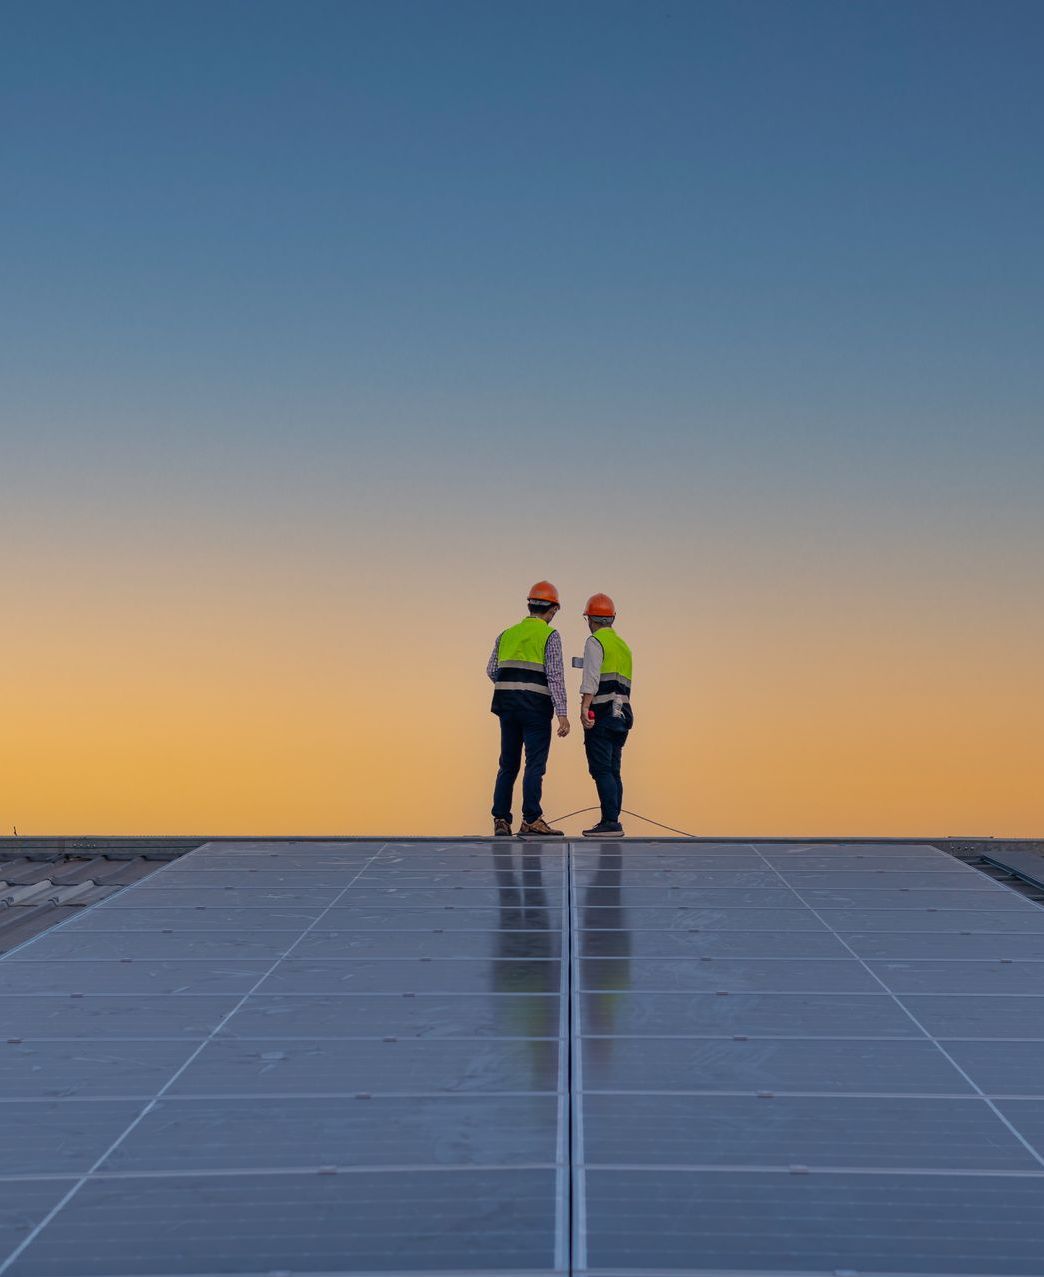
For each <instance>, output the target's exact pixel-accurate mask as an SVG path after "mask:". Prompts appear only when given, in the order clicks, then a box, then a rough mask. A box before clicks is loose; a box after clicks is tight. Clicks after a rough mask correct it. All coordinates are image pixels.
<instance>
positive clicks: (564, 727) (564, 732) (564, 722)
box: [558, 714, 569, 736]
mask: <svg viewBox="0 0 1044 1277" xmlns="http://www.w3.org/2000/svg"><path fill="white" fill-rule="evenodd" d="M558 734H559V736H568V735H569V719H568V718H566V716H565V715H564V714H559V716H558Z"/></svg>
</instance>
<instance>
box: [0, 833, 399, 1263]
mask: <svg viewBox="0 0 1044 1277" xmlns="http://www.w3.org/2000/svg"><path fill="white" fill-rule="evenodd" d="M382 846H383V844H382ZM202 850H203V848H199V849H197V851H196V852H192V853H189V854H190V855H198V854H199V852H200V851H202ZM380 850H381V848H378V850H377V851H376V852H375V853H374V856H377V855H379V854H380ZM372 858H373V857H371V859H372ZM367 863H369V862H367ZM364 869H365V866H364V867H363V869H362V870H359V873H358V874H357V875H356V877H358V876H359V875H360V874H361V873H362V872H363V870H364ZM161 872H162V871H161ZM354 882H355V878H353V879H352V881H351V882H349V883H348V884H347V886H345V888H344V889H343V891H342V892H341V893H340V895H339V896H338V897H337V898H338V899H340V898H341V897H342V896H343V895H344V894H345V893H346V892H347V891H348V890H349V888H350V887H351V886H352V884H353V883H354ZM133 885H134V886H138V885H139V884H133ZM328 907H329V906H328ZM307 931H308V928H305V930H304V931H302V932H301V935H302V936H303V935H305V934H306V933H307ZM299 939H300V937H299ZM296 943H297V942H296V941H295V944H296ZM292 949H293V945H291V947H290V949H288V950H287V953H289V952H292ZM6 956H7V957H10V955H6ZM285 956H286V954H283V955H282V957H285ZM282 957H280V958H278V959H276V961H275V962H274V963H273V964H272V966H271V968H270V971H271V970H274V969H275V968H276V967H277V966H278V965H279V962H280V961H281V960H282ZM269 973H270V972H266V973H265V975H263V976H262V977H261V978H260V979H259V980H258V981H257V984H256V985H255V986H254V988H259V987H260V985H261V984H262V983H263V982H264V980H265V978H266V977H267V975H268V974H269ZM251 992H253V989H251V990H249V991H248V992H247V993H244V994H243V996H242V998H241V999H240V1001H239V1002H237V1003H236V1005H235V1006H234V1007H233V1008H232V1010H231V1011H229V1012H228V1014H227V1015H226V1016H225V1017H224V1018H223V1019H222V1021H221V1024H224V1023H225V1022H226V1021H227V1020H229V1019H231V1018H232V1016H233V1015H234V1014H235V1013H236V1011H237V1010H238V1009H239V1008H240V1007H241V1006H242V1005H243V1003H245V1002H246V1000H247V998H248V997H249V996H250V993H251ZM220 1027H221V1026H220V1025H219V1026H218V1028H217V1029H214V1030H213V1031H212V1033H211V1034H210V1036H209V1037H208V1038H207V1039H205V1040H204V1041H203V1042H201V1043H200V1044H199V1045H198V1046H197V1047H196V1048H195V1050H193V1051H192V1053H191V1054H190V1055H189V1056H188V1058H187V1059H186V1060H185V1061H184V1063H183V1064H182V1065H181V1066H180V1067H179V1068H178V1069H177V1070H175V1072H174V1073H172V1074H171V1076H170V1077H169V1078H168V1080H167V1082H166V1083H165V1084H164V1086H163V1087H161V1088H160V1089H159V1090H158V1091H157V1092H156V1094H155V1096H154V1097H153V1098H152V1100H150V1101H149V1103H148V1104H146V1105H145V1107H144V1108H143V1109H142V1111H141V1112H140V1113H139V1114H138V1115H137V1117H136V1118H135V1119H134V1120H133V1121H132V1122H131V1123H130V1124H129V1125H128V1126H127V1127H126V1128H125V1129H124V1130H123V1131H122V1132H121V1133H120V1135H119V1137H118V1138H117V1139H116V1140H115V1141H114V1142H113V1143H112V1144H110V1145H109V1146H108V1147H107V1148H106V1149H105V1151H104V1152H103V1153H102V1154H101V1155H100V1156H99V1157H98V1158H97V1160H96V1161H95V1162H94V1163H93V1164H92V1166H91V1168H90V1169H89V1170H88V1171H87V1173H86V1174H84V1175H82V1176H81V1177H79V1178H78V1179H77V1180H76V1182H75V1183H74V1184H73V1186H72V1187H71V1188H70V1189H69V1191H68V1192H67V1193H66V1194H65V1195H64V1196H63V1197H62V1198H61V1199H60V1200H59V1201H58V1202H57V1203H56V1204H55V1205H54V1206H53V1207H52V1208H51V1210H50V1211H48V1213H47V1214H46V1215H45V1216H44V1218H43V1219H42V1220H40V1222H39V1223H38V1224H37V1225H36V1226H35V1227H34V1228H33V1229H32V1230H31V1231H30V1232H29V1233H28V1235H27V1236H26V1237H25V1238H23V1240H22V1241H21V1242H20V1243H19V1244H18V1245H17V1246H16V1247H15V1249H14V1250H13V1251H11V1253H10V1254H9V1255H8V1257H7V1258H6V1259H4V1260H0V1277H2V1274H3V1273H5V1272H7V1271H8V1270H9V1269H10V1268H11V1267H12V1265H13V1264H14V1263H15V1262H16V1261H17V1260H18V1259H19V1257H20V1256H21V1255H22V1254H23V1253H24V1252H25V1251H26V1250H27V1249H28V1248H29V1246H30V1245H32V1243H33V1242H34V1241H35V1240H36V1238H37V1237H39V1236H40V1234H41V1233H42V1232H43V1231H44V1229H46V1228H47V1226H48V1225H49V1224H50V1223H51V1222H52V1220H54V1219H55V1217H56V1216H57V1215H58V1214H59V1213H60V1212H61V1211H62V1210H64V1208H65V1207H66V1206H67V1205H68V1203H69V1202H70V1201H72V1199H73V1198H74V1197H75V1195H76V1194H77V1192H79V1190H80V1189H81V1188H82V1187H83V1185H84V1184H85V1183H86V1182H87V1180H88V1178H89V1177H90V1175H91V1174H92V1172H93V1171H95V1170H97V1169H98V1168H100V1167H101V1166H102V1165H103V1164H104V1163H105V1161H106V1160H107V1159H108V1158H109V1157H110V1156H111V1155H112V1153H113V1152H114V1151H115V1150H116V1149H117V1148H118V1147H119V1146H120V1144H122V1143H123V1141H124V1140H125V1139H126V1138H127V1136H128V1135H129V1134H130V1133H131V1132H132V1131H133V1130H134V1129H135V1128H136V1127H137V1126H138V1125H140V1123H141V1122H142V1120H143V1119H144V1118H145V1117H146V1116H147V1114H148V1112H149V1110H150V1109H151V1107H152V1105H153V1104H154V1103H155V1100H156V1099H158V1098H159V1097H160V1096H162V1095H163V1094H164V1093H165V1092H166V1091H168V1090H169V1089H170V1088H171V1086H173V1085H174V1083H175V1082H176V1081H177V1079H178V1078H179V1077H180V1076H181V1075H182V1074H183V1073H184V1072H185V1070H186V1069H187V1068H188V1067H189V1066H190V1065H191V1064H192V1063H193V1061H194V1060H195V1059H196V1058H197V1057H198V1056H199V1054H200V1053H201V1052H202V1050H203V1049H204V1047H205V1046H206V1045H207V1043H208V1042H210V1041H211V1040H212V1039H213V1038H214V1036H215V1035H216V1034H217V1032H218V1029H219V1028H220Z"/></svg>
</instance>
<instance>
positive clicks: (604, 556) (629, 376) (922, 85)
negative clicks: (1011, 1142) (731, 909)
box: [0, 0, 1044, 837]
mask: <svg viewBox="0 0 1044 1277" xmlns="http://www.w3.org/2000/svg"><path fill="white" fill-rule="evenodd" d="M0 8H2V15H3V27H4V39H3V42H2V44H0V118H2V119H3V121H4V124H3V128H2V130H0V174H2V180H0V295H2V298H3V303H2V306H0V485H2V486H0V590H2V595H3V600H4V620H5V623H4V626H3V642H2V644H0V651H2V653H3V660H2V662H0V715H2V722H3V730H2V731H0V831H2V832H3V833H10V832H11V830H12V829H13V828H17V829H18V831H19V832H20V833H52V834H53V833H70V834H71V833H85V832H94V833H128V834H131V833H192V834H195V833H199V834H209V833H213V834H221V833H243V834H247V833H257V834H263V833H270V834H284V833H301V834H316V833H331V834H336V833H341V834H372V833H377V834H400V833H401V834H425V833H428V834H452V833H470V832H475V833H482V832H485V831H486V830H487V829H488V827H489V826H488V819H489V817H488V811H489V803H490V797H491V787H492V780H493V773H494V771H495V766H496V755H497V745H498V736H497V724H496V720H495V719H494V718H493V717H492V716H491V715H490V714H489V712H488V709H489V685H488V683H487V682H486V680H485V676H484V666H485V662H486V659H487V657H488V654H489V650H490V648H491V646H492V643H493V640H494V638H495V636H496V635H497V634H498V633H499V632H500V631H501V630H502V629H503V628H505V626H507V625H509V624H512V623H513V622H514V621H516V620H517V619H519V617H520V616H521V615H522V613H523V610H524V598H525V595H526V592H527V589H528V587H529V586H530V584H531V583H532V582H534V581H535V580H538V579H540V578H544V577H547V578H550V579H551V580H552V581H554V582H555V583H556V584H557V585H558V586H559V588H560V590H561V591H562V595H563V600H564V607H563V612H562V614H561V616H560V618H559V619H558V621H557V622H556V624H557V626H558V628H559V629H560V630H561V632H562V635H563V639H564V645H565V651H566V656H567V658H568V657H569V656H571V655H576V654H579V653H580V652H581V650H582V645H583V640H584V636H585V626H584V622H583V620H582V617H581V615H580V614H581V612H582V609H583V604H584V601H585V600H586V598H587V596H588V595H589V594H590V593H592V592H594V591H607V592H608V593H610V594H611V595H612V596H613V597H614V598H615V600H616V603H617V607H618V613H619V619H618V623H617V629H618V631H619V632H620V633H621V634H622V635H623V636H624V637H625V638H626V639H627V640H628V642H629V643H630V644H631V646H632V648H633V650H634V654H635V673H634V708H635V714H636V719H637V722H636V727H635V730H634V732H633V733H632V735H631V738H630V740H629V742H628V746H627V750H626V752H625V756H624V758H625V768H624V771H625V786H626V795H625V806H626V807H628V808H629V809H631V810H633V811H637V812H640V813H642V814H643V815H645V816H649V817H652V818H653V819H655V820H660V821H663V822H665V823H667V824H670V825H673V826H675V827H678V828H681V829H684V830H686V831H688V832H694V833H698V834H704V835H718V834H720V835H735V836H743V835H751V836H753V835H763V836H773V835H775V836H796V837H801V836H815V835H834V834H836V835H845V834H848V835H853V836H854V835H871V834H881V835H884V834H892V835H897V836H905V835H923V836H936V837H938V836H943V835H956V836H972V835H980V836H982V835H989V834H995V835H1009V836H1011V835H1028V836H1033V835H1036V836H1040V835H1042V834H1044V784H1042V779H1041V778H1042V770H1044V769H1042V763H1044V672H1042V660H1041V649H1042V644H1044V589H1042V587H1044V580H1042V577H1044V571H1042V566H1041V565H1042V562H1044V555H1042V550H1044V500H1042V495H1044V412H1042V409H1044V359H1042V337H1044V319H1042V316H1044V237H1042V233H1041V227H1042V226H1044V166H1042V164H1041V154H1042V144H1044V79H1042V77H1041V76H1040V73H1039V49H1040V47H1041V41H1042V39H1044V7H1042V6H1041V5H1039V4H1038V3H1036V0H1029V2H1026V3H1023V2H1022V0H989V2H983V3H968V2H967V0H941V2H936V0H909V2H907V3H898V2H893V0H870V2H864V0H846V2H843V3H838V0H824V2H818V0H817V2H810V0H792V2H790V3H783V2H781V0H730V2H720V0H709V2H704V3H700V2H698V0H685V2H683V0H665V2H662V3H661V2H659V0H647V2H645V3H620V2H619V0H598V2H597V3H594V2H589V0H573V2H572V3H562V2H556V3H544V2H542V0H527V3H505V2H504V0H479V2H475V3H471V2H453V0H445V2H443V3H436V2H434V0H421V2H418V3H414V2H403V0H375V2H370V0H337V2H335V3H328V2H326V0H305V2H303V3H297V2H294V3H291V2H290V0H285V2H282V3H272V2H271V0H206V2H205V3H197V2H196V0H178V3H169V2H167V3H156V2H155V0H149V2H145V3H143V2H142V0H131V2H127V3H123V2H119V3H114V2H112V0H92V3H90V4H83V3H81V2H79V0H77V2H76V3H59V2H56V0H3V3H2V5H0ZM569 677H570V690H571V693H572V695H573V698H574V727H575V726H576V714H575V701H576V690H577V688H576V686H574V684H577V685H578V679H579V674H578V673H576V672H573V671H570V672H569ZM594 801H595V797H594V788H593V785H592V783H591V781H590V778H589V777H588V776H587V774H586V768H585V765H584V759H583V749H582V742H581V740H580V733H579V731H578V730H575V731H574V734H573V735H572V736H570V737H569V738H568V739H567V740H565V741H556V742H555V744H554V746H553V748H552V753H551V760H550V766H549V773H548V778H547V782H546V785H545V813H546V814H547V815H548V816H549V817H556V816H558V815H560V814H562V813H565V812H570V811H573V810H574V809H577V808H582V807H586V806H588V805H589V804H591V803H593V802H594ZM581 823H583V822H582V818H576V819H574V820H572V821H570V822H567V828H568V829H569V830H570V832H576V830H577V829H578V828H579V827H580V824H581ZM628 828H629V831H630V832H632V833H641V832H647V831H650V829H651V827H650V826H645V825H642V824H640V823H639V822H638V821H636V820H633V819H632V820H630V821H629V824H628Z"/></svg>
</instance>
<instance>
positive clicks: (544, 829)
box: [518, 816, 565, 838]
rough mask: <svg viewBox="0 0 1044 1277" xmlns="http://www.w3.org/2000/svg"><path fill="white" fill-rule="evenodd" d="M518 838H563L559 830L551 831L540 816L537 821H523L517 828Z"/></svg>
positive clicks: (563, 835)
mask: <svg viewBox="0 0 1044 1277" xmlns="http://www.w3.org/2000/svg"><path fill="white" fill-rule="evenodd" d="M518 836H519V838H564V837H565V834H564V833H563V831H562V830H561V829H552V828H551V826H550V825H549V824H548V823H547V821H546V820H545V819H544V818H543V817H542V816H541V818H540V819H539V820H524V821H523V822H522V824H521V825H519V827H518Z"/></svg>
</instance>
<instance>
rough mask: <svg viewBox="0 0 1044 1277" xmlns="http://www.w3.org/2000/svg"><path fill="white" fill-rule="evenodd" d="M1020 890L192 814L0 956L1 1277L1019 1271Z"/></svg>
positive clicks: (1028, 1127)
mask: <svg viewBox="0 0 1044 1277" xmlns="http://www.w3.org/2000/svg"><path fill="white" fill-rule="evenodd" d="M1042 977H1044V911H1042V910H1041V909H1040V908H1039V907H1038V906H1037V905H1035V904H1034V903H1033V902H1031V901H1030V900H1028V899H1026V898H1025V897H1024V896H1021V895H1019V894H1018V893H1017V892H1014V891H1012V890H1010V889H1009V888H1007V887H1006V886H1004V885H1002V884H999V883H996V882H992V881H990V880H989V879H987V878H986V877H985V876H984V875H982V874H979V873H977V872H976V871H974V870H973V869H970V868H968V867H966V866H963V865H961V864H959V863H958V862H956V861H954V860H953V859H952V858H950V857H949V856H947V855H945V854H943V853H941V852H939V851H936V850H935V849H933V848H929V847H921V846H916V845H908V846H897V845H894V844H880V845H868V844H863V845H858V844H838V845H833V846H824V845H822V844H819V845H799V844H794V845H785V844H763V845H754V844H711V843H697V844H680V843H669V842H663V843H648V844H638V843H631V842H627V843H623V844H621V843H605V844H597V843H572V844H565V845H563V844H561V843H560V844H559V845H557V846H556V845H555V844H554V843H550V842H548V843H543V844H520V843H517V842H514V841H506V842H504V843H474V842H458V843H423V844H416V843H408V842H406V843H403V842H399V843H381V842H372V843H365V842H350V841H346V842H329V843H315V842H308V843H307V844H305V843H295V842H292V841H282V842H271V843H266V842H253V843H246V842H244V843H237V844H231V845H230V844H210V845H208V846H207V847H204V848H201V849H199V850H198V851H196V852H194V853H192V854H190V855H187V856H185V857H183V858H182V859H180V860H178V861H175V862H172V863H171V864H170V865H168V866H166V867H164V868H163V869H162V870H160V871H158V872H157V873H156V874H155V875H153V876H151V877H150V878H148V879H146V880H144V881H143V882H141V883H140V884H136V885H134V886H131V887H129V888H128V889H127V890H125V891H124V892H122V893H120V894H119V895H117V896H115V897H112V898H111V899H108V900H106V901H104V902H102V903H101V904H99V905H97V906H95V907H93V908H91V909H88V910H85V911H84V912H83V913H82V914H80V915H79V916H77V917H75V918H74V919H73V920H72V921H70V922H68V923H66V924H64V925H62V926H60V927H58V928H55V929H54V930H52V931H50V932H48V933H45V934H44V935H42V936H39V937H37V938H36V939H35V940H33V941H31V942H29V943H28V944H27V945H25V946H23V947H22V948H21V949H18V950H14V951H12V952H11V953H10V954H8V955H6V956H5V957H3V958H0V1015H2V1017H3V1024H4V1028H5V1036H6V1037H7V1038H8V1041H7V1042H6V1043H4V1044H3V1048H2V1050H0V1120H2V1127H3V1139H2V1140H0V1181H2V1190H0V1272H2V1273H5V1274H9V1275H10V1277H43V1275H45V1274H46V1275H47V1277H69V1275H72V1274H77V1275H80V1277H92V1275H94V1277H97V1275H100V1274H126V1275H129V1274H160V1273H164V1274H168V1275H173V1274H197V1275H198V1274H203V1273H217V1272H231V1273H267V1274H271V1273H280V1272H286V1273H290V1272H294V1273H320V1272H326V1273H330V1272H351V1273H355V1274H361V1273H376V1272H381V1273H384V1274H386V1275H387V1274H388V1273H394V1272H397V1273H409V1272H414V1273H419V1272H430V1271H443V1272H467V1273H470V1274H481V1273H494V1272H495V1273H499V1274H507V1273H513V1274H523V1273H528V1274H536V1273H549V1272H566V1271H573V1272H577V1273H588V1274H592V1275H593V1274H599V1275H601V1277H609V1274H620V1273H624V1274H637V1273H643V1274H646V1273H651V1272H662V1273H674V1274H684V1273H689V1274H697V1273H699V1274H704V1277H709V1275H710V1274H714V1273H718V1274H721V1273H732V1274H748V1275H750V1274H763V1275H764V1274H769V1273H774V1274H779V1273H793V1274H798V1273H803V1274H810V1273H816V1274H837V1273H850V1272H860V1273H891V1274H901V1273H907V1274H909V1273H922V1274H935V1275H939V1274H958V1273H959V1274H979V1275H981V1277H985V1275H986V1274H989V1275H990V1277H1002V1275H1007V1277H1027V1275H1030V1274H1034V1275H1036V1277H1039V1274H1040V1273H1041V1272H1042V1271H1044V1268H1042V1264H1041V1258H1040V1257H1041V1255H1042V1254H1044V978H1042Z"/></svg>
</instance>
